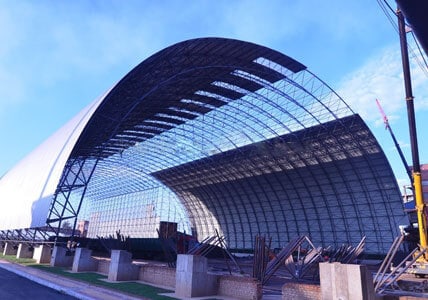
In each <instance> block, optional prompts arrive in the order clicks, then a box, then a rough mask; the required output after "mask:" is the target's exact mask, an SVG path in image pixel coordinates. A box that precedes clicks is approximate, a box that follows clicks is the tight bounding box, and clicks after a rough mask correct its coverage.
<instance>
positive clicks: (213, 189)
mask: <svg viewBox="0 0 428 300" xmlns="http://www.w3.org/2000/svg"><path fill="white" fill-rule="evenodd" d="M160 190H167V191H169V192H170V193H171V194H172V196H170V197H169V198H168V199H167V200H168V201H178V200H179V202H177V203H181V204H182V205H183V207H182V209H183V210H184V211H185V212H186V214H187V217H186V216H185V219H187V220H188V222H189V223H188V227H191V228H192V230H193V231H194V232H195V234H197V235H198V237H199V238H200V239H203V238H204V237H206V236H209V235H213V234H214V233H215V229H218V230H219V231H221V234H222V235H225V238H226V241H227V242H228V244H229V245H228V247H229V248H243V249H251V248H252V243H253V242H252V240H253V237H254V235H255V234H269V235H271V236H274V240H275V243H276V245H277V246H278V247H280V246H281V245H282V244H284V243H286V242H287V241H289V240H290V239H292V238H294V236H293V235H294V234H296V235H301V234H309V235H310V238H311V239H312V240H315V241H319V242H320V243H322V244H326V243H328V244H333V245H337V244H338V243H341V242H353V241H354V240H355V241H359V240H360V239H361V237H362V236H363V235H367V239H368V242H367V244H368V247H367V249H368V250H369V251H371V252H385V251H386V250H387V247H385V245H387V244H388V243H390V242H391V240H392V238H393V237H394V236H395V235H396V233H397V232H398V228H397V227H398V223H399V222H402V221H403V220H402V218H404V212H403V210H402V205H401V197H400V194H399V190H398V187H397V185H396V183H395V180H394V176H393V173H392V171H391V168H390V166H389V163H388V162H387V160H386V158H385V156H384V154H383V152H382V150H381V149H380V147H379V145H378V144H377V142H376V140H375V139H374V137H373V136H372V134H371V133H370V131H369V130H368V128H367V127H366V126H365V125H364V122H363V121H362V120H361V119H360V118H359V117H358V116H357V115H355V114H354V113H353V112H352V110H351V109H350V108H349V107H348V105H347V104H346V103H345V102H344V101H343V100H342V99H341V98H340V97H339V96H338V95H337V94H336V93H335V92H334V91H333V90H332V89H330V88H329V87H328V86H327V85H326V84H325V83H324V82H322V81H321V80H320V79H319V78H317V77H316V76H315V75H314V74H312V73H311V72H309V71H308V70H306V67H305V66H304V65H302V64H301V63H299V62H297V61H295V60H294V59H292V58H290V57H288V56H286V55H284V54H281V53H279V52H277V51H274V50H271V49H268V48H266V47H263V46H259V45H255V44H252V43H248V42H242V41H237V40H230V39H222V38H202V39H195V40H189V41H185V42H181V43H178V44H175V45H173V46H171V47H168V48H166V49H164V50H162V51H160V52H158V53H156V54H154V55H153V56H151V57H149V58H148V59H146V60H145V61H143V62H142V63H141V64H140V65H138V66H137V67H136V68H134V69H133V70H132V71H131V72H130V73H129V74H128V75H126V76H125V77H124V78H123V79H122V80H121V81H120V82H119V83H118V84H117V85H116V86H115V87H114V88H113V89H112V90H111V91H110V92H109V93H108V94H107V95H106V96H105V98H104V99H103V101H102V103H101V104H100V106H99V107H98V109H97V110H96V111H95V113H94V114H93V115H92V117H91V119H90V120H89V121H88V123H87V125H86V127H85V129H84V130H83V132H82V134H81V136H80V138H79V140H78V142H77V143H76V145H75V147H74V149H73V151H72V153H71V156H70V158H69V160H68V162H67V164H66V167H65V168H64V171H63V175H62V177H61V180H60V183H59V185H58V187H57V190H56V193H55V196H54V200H53V202H52V206H51V209H50V213H49V217H48V220H47V224H49V226H50V227H51V228H54V229H55V230H56V232H59V231H60V228H61V224H63V222H64V221H65V220H71V221H72V222H73V224H74V225H75V224H76V219H77V218H78V216H79V213H80V210H81V207H82V204H83V203H84V202H90V203H91V205H92V207H93V209H94V210H96V209H97V203H101V202H102V201H103V200H105V199H118V198H120V197H125V198H126V197H128V196H127V195H134V196H133V197H134V198H135V195H136V194H137V193H141V192H143V194H141V195H142V196H141V197H147V195H150V194H152V195H154V196H153V197H154V198H156V197H163V196H156V195H159V194H160V193H159V191H160ZM138 195H140V194H138ZM131 198H132V197H131V196H129V199H131ZM134 198H132V199H134ZM126 199H128V198H126ZM112 206H113V204H112ZM112 210H115V211H116V212H117V214H119V213H120V211H121V207H117V206H116V207H113V208H112ZM379 212H381V217H380V218H379V217H378V213H379ZM142 217H144V216H140V218H142ZM121 218H122V219H123V221H124V222H125V221H126V220H127V218H128V219H129V216H127V215H123V216H121ZM332 220H333V221H332ZM105 222H107V223H108V222H109V221H108V220H107V221H105ZM366 223H367V224H368V225H366ZM91 225H93V226H96V225H99V224H96V223H93V224H90V226H91ZM367 230H369V231H372V232H367ZM386 233H388V234H386Z"/></svg>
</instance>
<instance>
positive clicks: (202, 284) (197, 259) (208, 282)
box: [175, 254, 217, 297]
mask: <svg viewBox="0 0 428 300" xmlns="http://www.w3.org/2000/svg"><path fill="white" fill-rule="evenodd" d="M207 266H208V260H207V258H206V257H203V256H198V255H187V254H179V255H178V256H177V271H176V275H175V280H176V282H175V295H177V297H203V296H213V295H216V294H217V276H215V275H211V274H207Z"/></svg>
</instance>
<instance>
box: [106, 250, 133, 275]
mask: <svg viewBox="0 0 428 300" xmlns="http://www.w3.org/2000/svg"><path fill="white" fill-rule="evenodd" d="M139 273H140V268H139V267H138V266H136V265H133V264H132V254H131V253H129V252H127V251H124V250H112V251H111V259H110V267H109V270H108V280H111V281H124V280H138V274H139Z"/></svg>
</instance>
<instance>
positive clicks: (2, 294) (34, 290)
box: [0, 268, 76, 300]
mask: <svg viewBox="0 0 428 300" xmlns="http://www.w3.org/2000/svg"><path fill="white" fill-rule="evenodd" d="M0 299H4V300H9V299H11V300H19V299H31V300H49V299H55V300H57V299H58V300H75V299H76V298H74V297H71V296H69V295H64V294H61V293H59V292H58V291H55V290H53V289H50V288H48V287H45V286H43V285H40V284H38V283H35V282H33V281H31V280H28V279H26V278H24V277H21V276H18V275H16V274H14V273H12V272H9V271H7V270H4V269H2V268H0Z"/></svg>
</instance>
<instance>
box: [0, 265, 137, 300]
mask: <svg viewBox="0 0 428 300" xmlns="http://www.w3.org/2000/svg"><path fill="white" fill-rule="evenodd" d="M0 272H1V273H0V300H9V299H10V300H15V299H18V300H19V299H31V300H34V299H37V300H39V299H40V300H42V299H43V300H50V299H52V300H56V299H82V300H118V299H120V300H137V299H139V300H141V299H145V298H143V297H134V296H132V295H127V294H123V293H120V292H117V291H114V290H111V289H106V288H102V287H99V286H94V285H91V284H88V283H85V282H81V281H77V280H72V279H69V278H65V277H62V276H60V275H56V274H52V273H49V272H44V271H41V270H39V269H36V268H31V267H26V266H22V265H19V264H15V263H10V262H7V261H4V260H0ZM2 274H4V275H2Z"/></svg>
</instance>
